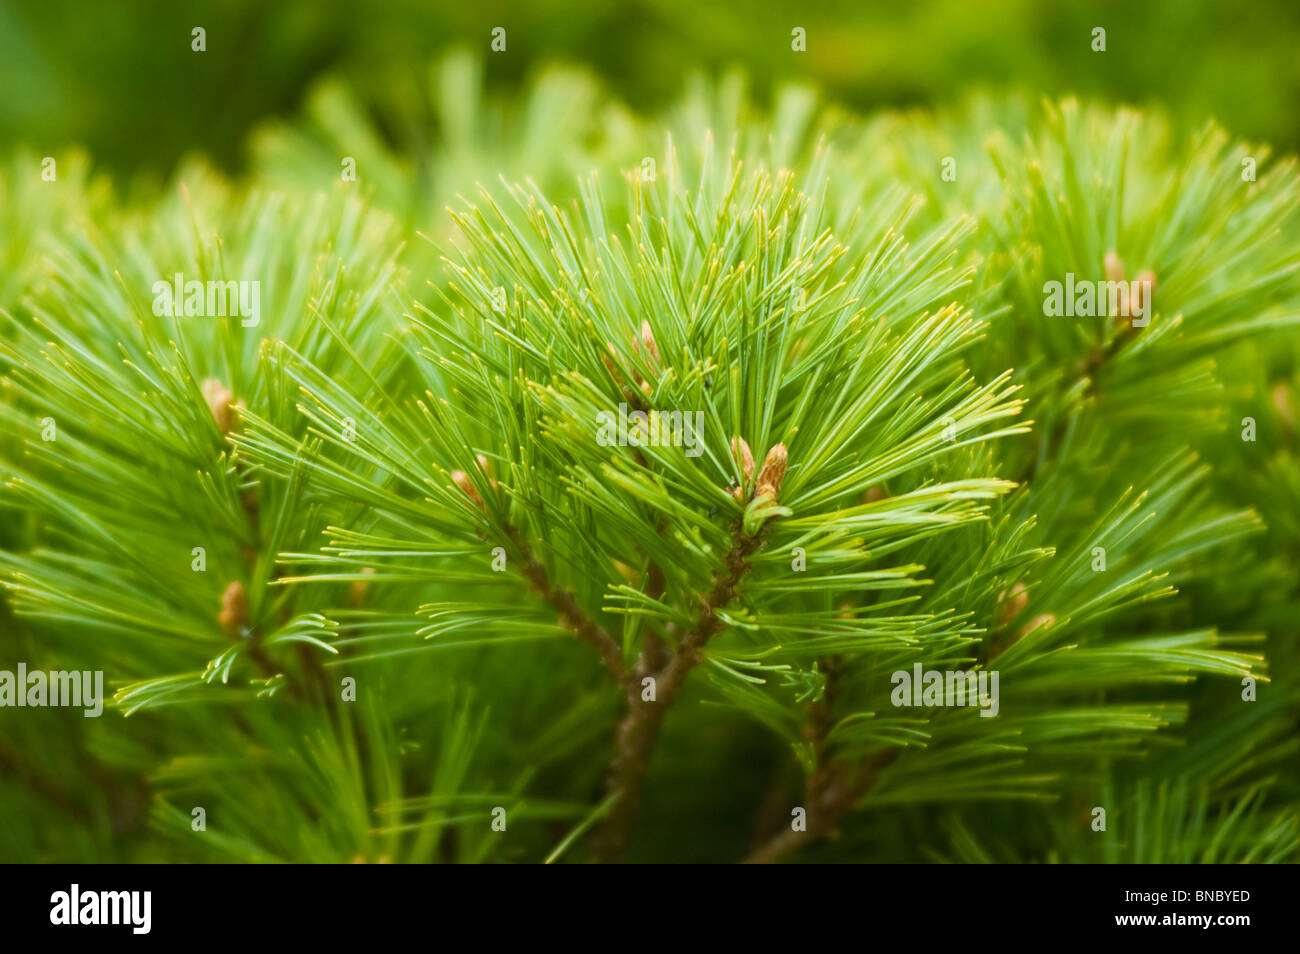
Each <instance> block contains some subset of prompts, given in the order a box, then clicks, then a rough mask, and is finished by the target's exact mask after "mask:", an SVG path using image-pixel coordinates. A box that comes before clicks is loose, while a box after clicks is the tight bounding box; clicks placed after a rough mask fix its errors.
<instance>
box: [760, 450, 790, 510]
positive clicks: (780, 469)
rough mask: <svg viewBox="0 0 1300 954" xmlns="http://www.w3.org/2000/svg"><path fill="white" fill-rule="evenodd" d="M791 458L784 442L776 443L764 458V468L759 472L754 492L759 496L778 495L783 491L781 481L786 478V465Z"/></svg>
mask: <svg viewBox="0 0 1300 954" xmlns="http://www.w3.org/2000/svg"><path fill="white" fill-rule="evenodd" d="M788 459H789V454H788V453H787V452H786V449H785V445H784V444H774V445H772V449H771V450H769V451H768V452H767V456H766V457H764V458H763V468H762V470H760V471H759V472H758V484H757V488H756V489H755V491H754V493H755V496H758V497H776V495H777V494H778V493H780V491H781V481H783V480H785V465H786V461H787V460H788Z"/></svg>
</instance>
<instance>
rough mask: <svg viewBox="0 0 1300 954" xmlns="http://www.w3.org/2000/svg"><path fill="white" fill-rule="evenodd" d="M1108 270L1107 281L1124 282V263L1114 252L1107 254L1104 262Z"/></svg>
mask: <svg viewBox="0 0 1300 954" xmlns="http://www.w3.org/2000/svg"><path fill="white" fill-rule="evenodd" d="M1103 266H1104V268H1105V269H1106V281H1108V282H1122V281H1123V280H1124V263H1123V262H1122V261H1120V258H1119V256H1118V255H1116V254H1115V253H1114V252H1107V253H1106V258H1105V260H1104V262H1103Z"/></svg>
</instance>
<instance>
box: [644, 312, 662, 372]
mask: <svg viewBox="0 0 1300 954" xmlns="http://www.w3.org/2000/svg"><path fill="white" fill-rule="evenodd" d="M641 344H642V345H644V346H645V350H646V353H647V354H649V355H650V366H651V367H652V368H653V367H658V365H659V343H658V342H657V341H655V333H654V331H652V330H651V328H650V322H648V321H643V322H641Z"/></svg>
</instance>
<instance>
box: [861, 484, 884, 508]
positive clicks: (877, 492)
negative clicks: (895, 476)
mask: <svg viewBox="0 0 1300 954" xmlns="http://www.w3.org/2000/svg"><path fill="white" fill-rule="evenodd" d="M888 496H889V495H888V494H887V493H885V488H884V487H882V486H881V485H880V484H874V485H872V486H871V487H868V488H867V492H866V493H865V494H863V495H862V502H863V503H864V504H869V503H875V502H876V501H877V500H884V499H885V498H886V497H888Z"/></svg>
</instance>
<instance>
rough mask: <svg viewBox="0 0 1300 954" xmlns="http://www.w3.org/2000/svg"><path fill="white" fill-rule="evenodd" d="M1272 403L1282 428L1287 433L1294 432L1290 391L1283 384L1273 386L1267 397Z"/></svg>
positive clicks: (1293, 415) (1293, 410) (1292, 404)
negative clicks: (1280, 420)
mask: <svg viewBox="0 0 1300 954" xmlns="http://www.w3.org/2000/svg"><path fill="white" fill-rule="evenodd" d="M1269 396H1270V397H1271V398H1272V401H1273V409H1274V410H1275V411H1277V414H1278V417H1280V418H1281V419H1282V424H1283V426H1284V427H1285V428H1286V429H1287V430H1288V431H1294V430H1295V420H1296V418H1295V404H1294V402H1292V400H1291V389H1290V388H1288V387H1287V386H1286V385H1285V384H1275V385H1274V386H1273V390H1272V392H1270V395H1269Z"/></svg>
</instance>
